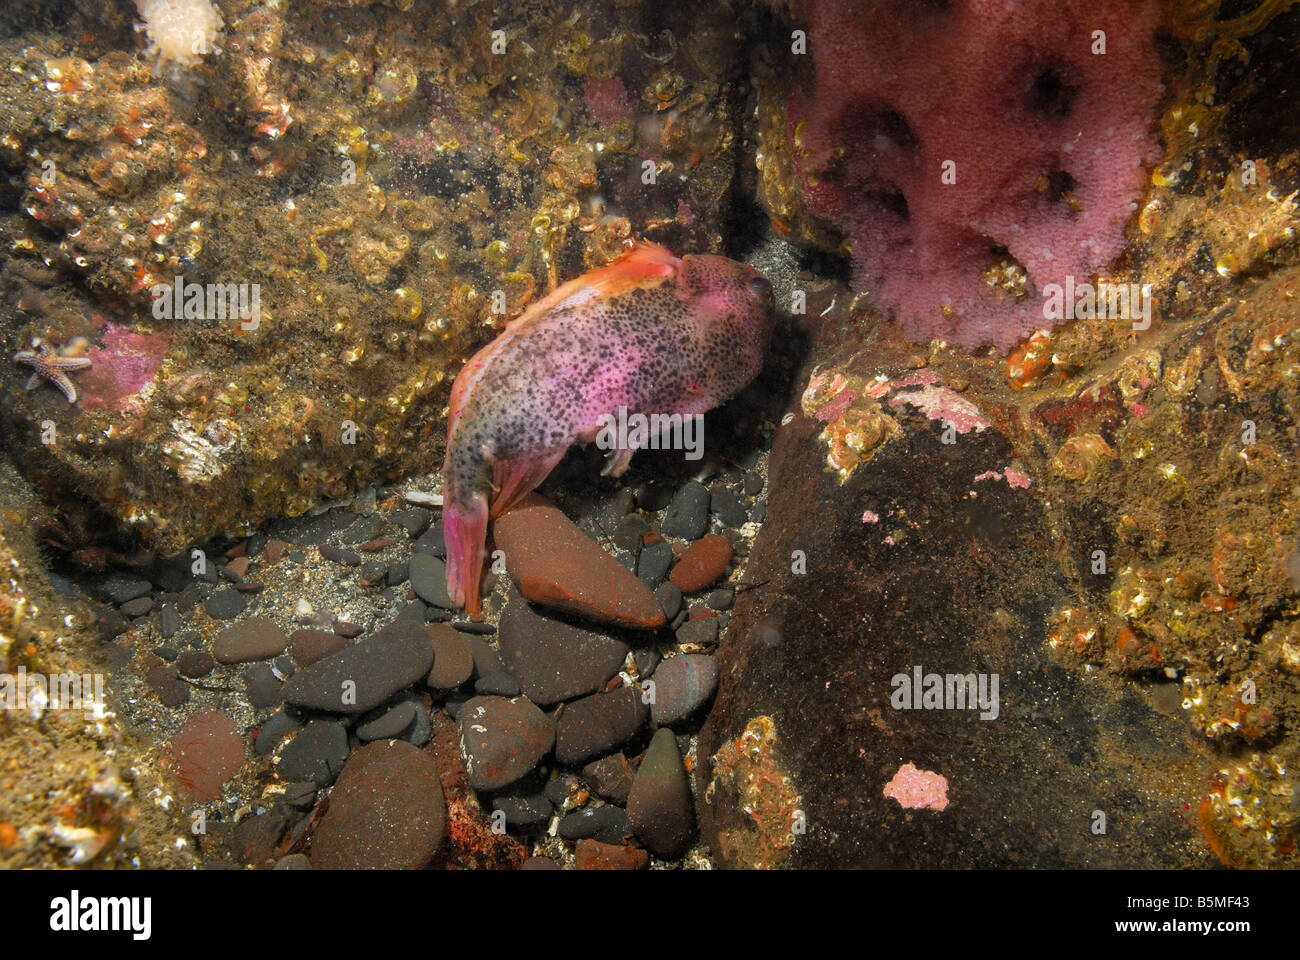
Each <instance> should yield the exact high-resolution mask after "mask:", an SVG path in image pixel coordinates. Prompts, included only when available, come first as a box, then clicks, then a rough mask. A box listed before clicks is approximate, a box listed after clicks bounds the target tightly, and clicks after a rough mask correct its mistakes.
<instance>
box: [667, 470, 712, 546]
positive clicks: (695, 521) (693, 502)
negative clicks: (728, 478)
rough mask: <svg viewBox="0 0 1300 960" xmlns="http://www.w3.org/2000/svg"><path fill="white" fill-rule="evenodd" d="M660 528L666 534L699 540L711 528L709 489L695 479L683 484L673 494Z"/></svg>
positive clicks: (678, 537)
mask: <svg viewBox="0 0 1300 960" xmlns="http://www.w3.org/2000/svg"><path fill="white" fill-rule="evenodd" d="M660 529H661V530H663V532H664V536H667V537H676V538H677V539H679V540H698V539H699V538H700V537H702V536H704V532H705V531H706V530H708V529H709V490H708V488H707V487H705V486H704V484H702V483H699V482H697V481H695V480H690V481H687V482H686V483H684V484H682V486H681V487H680V488H679V489H678V491H677V492H676V493H675V494H673V499H672V501H671V502H670V503H669V504H668V510H667V512H666V513H665V514H664V522H663V523H662V524H661V526H660Z"/></svg>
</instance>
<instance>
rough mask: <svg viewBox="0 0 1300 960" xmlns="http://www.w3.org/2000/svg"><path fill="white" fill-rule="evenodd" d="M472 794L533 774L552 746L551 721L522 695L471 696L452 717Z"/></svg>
mask: <svg viewBox="0 0 1300 960" xmlns="http://www.w3.org/2000/svg"><path fill="white" fill-rule="evenodd" d="M456 723H457V725H458V727H459V728H460V743H461V748H462V749H463V750H464V752H465V761H466V767H467V771H468V773H469V783H470V786H471V787H473V788H474V789H475V790H487V791H491V790H500V789H501V788H502V787H505V786H508V785H509V784H512V783H514V782H515V781H516V780H520V779H522V778H523V777H525V776H527V775H528V774H529V773H531V772H532V770H533V768H534V767H536V766H537V764H538V763H539V762H540V761H541V759H542V757H544V756H546V754H547V753H548V752H549V751H550V749H551V746H552V745H553V744H554V742H555V728H554V726H552V724H551V721H550V718H549V717H547V716H546V714H544V713H542V711H541V710H539V709H538V708H537V706H536V705H535V704H532V703H529V702H528V701H527V700H525V699H524V698H522V697H519V698H517V699H514V700H506V699H505V698H503V697H474V698H473V699H472V700H470V701H469V702H467V703H466V704H465V705H464V706H463V707H461V708H460V710H459V712H458V713H457V715H456Z"/></svg>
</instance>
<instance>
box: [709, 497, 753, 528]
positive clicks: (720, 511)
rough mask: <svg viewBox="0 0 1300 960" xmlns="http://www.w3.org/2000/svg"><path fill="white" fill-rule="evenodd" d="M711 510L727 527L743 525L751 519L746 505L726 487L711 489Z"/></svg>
mask: <svg viewBox="0 0 1300 960" xmlns="http://www.w3.org/2000/svg"><path fill="white" fill-rule="evenodd" d="M709 510H711V511H712V512H713V515H714V516H715V517H717V518H718V519H719V520H721V521H722V524H723V526H727V527H743V526H744V525H745V521H746V520H747V519H749V518H748V516H747V514H746V513H745V508H744V506H742V505H741V502H740V501H739V500H738V499H736V495H735V494H734V493H732V492H731V491H730V490H728V489H727V488H726V487H714V488H713V490H711V491H710V493H709Z"/></svg>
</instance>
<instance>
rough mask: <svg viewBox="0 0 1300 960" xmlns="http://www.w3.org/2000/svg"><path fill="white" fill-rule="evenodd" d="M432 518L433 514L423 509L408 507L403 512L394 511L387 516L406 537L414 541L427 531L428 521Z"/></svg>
mask: <svg viewBox="0 0 1300 960" xmlns="http://www.w3.org/2000/svg"><path fill="white" fill-rule="evenodd" d="M432 517H433V514H432V513H430V512H429V511H428V510H426V509H425V508H424V507H408V508H407V509H405V510H397V511H395V512H394V513H392V514H391V515H390V516H389V519H390V520H392V521H393V523H395V524H397V525H398V526H399V527H401V528H402V529H403V530H405V531H406V535H407V536H408V537H410V538H411V539H412V540H414V539H415V538H416V537H418V536H419V535H420V534H422V533H424V531H425V530H426V529H428V526H429V520H430V519H431V518H432Z"/></svg>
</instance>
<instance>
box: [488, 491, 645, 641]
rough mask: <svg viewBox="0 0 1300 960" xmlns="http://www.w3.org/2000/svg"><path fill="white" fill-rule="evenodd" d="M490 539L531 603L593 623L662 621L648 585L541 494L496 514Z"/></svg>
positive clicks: (639, 624) (623, 624) (637, 624)
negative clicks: (503, 554)
mask: <svg viewBox="0 0 1300 960" xmlns="http://www.w3.org/2000/svg"><path fill="white" fill-rule="evenodd" d="M493 538H494V540H495V542H496V545H497V547H499V548H500V549H502V550H504V551H505V555H506V570H507V571H509V573H510V576H511V578H512V579H513V580H514V582H515V584H516V585H517V586H518V587H519V591H520V593H522V594H523V595H524V596H525V597H527V598H528V599H529V600H531V601H533V602H534V603H537V604H540V605H542V606H544V607H552V608H554V609H557V610H563V611H565V612H567V613H571V614H573V615H575V616H578V617H582V618H584V619H587V620H590V621H593V622H596V623H608V624H611V625H613V626H620V627H630V628H632V629H636V630H655V629H657V628H659V627H661V626H663V624H664V614H663V611H662V610H661V609H660V608H659V602H658V601H657V600H656V599H655V596H654V594H653V593H651V592H650V588H649V587H647V586H646V585H645V584H644V583H642V582H641V581H640V580H638V579H637V578H636V577H635V576H634V575H633V574H632V573H631V572H629V571H628V570H626V569H624V568H623V567H622V566H621V565H620V564H619V563H618V561H616V560H615V559H614V558H613V557H611V556H610V555H609V554H607V553H606V552H605V551H604V550H602V549H600V547H599V546H598V545H597V544H596V543H595V542H594V541H593V540H591V539H590V538H589V537H588V536H587V535H586V534H584V533H583V532H582V531H581V530H580V529H578V526H577V525H576V524H575V523H573V521H571V520H570V519H569V518H568V517H566V516H565V515H564V514H563V513H561V512H560V511H559V510H558V509H556V508H555V507H554V506H552V505H551V504H550V503H548V502H547V501H546V500H544V499H542V498H541V497H539V496H536V495H530V496H529V497H527V498H526V499H525V500H524V501H523V502H522V503H521V504H520V505H519V506H518V507H516V508H514V509H513V510H511V511H510V512H508V513H506V514H504V515H503V516H501V517H499V518H498V519H497V521H496V525H495V527H494V531H493Z"/></svg>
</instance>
